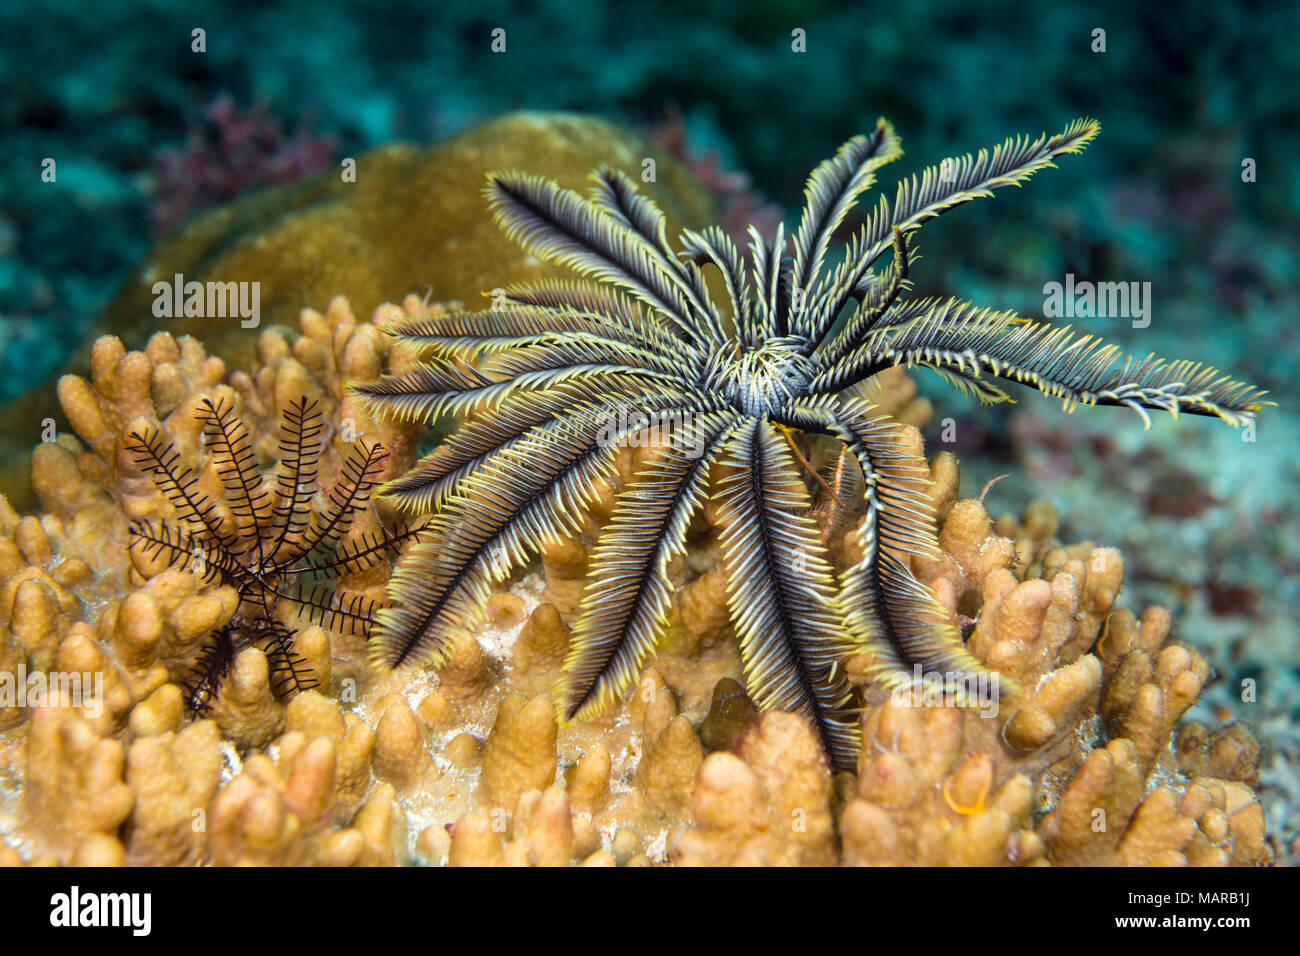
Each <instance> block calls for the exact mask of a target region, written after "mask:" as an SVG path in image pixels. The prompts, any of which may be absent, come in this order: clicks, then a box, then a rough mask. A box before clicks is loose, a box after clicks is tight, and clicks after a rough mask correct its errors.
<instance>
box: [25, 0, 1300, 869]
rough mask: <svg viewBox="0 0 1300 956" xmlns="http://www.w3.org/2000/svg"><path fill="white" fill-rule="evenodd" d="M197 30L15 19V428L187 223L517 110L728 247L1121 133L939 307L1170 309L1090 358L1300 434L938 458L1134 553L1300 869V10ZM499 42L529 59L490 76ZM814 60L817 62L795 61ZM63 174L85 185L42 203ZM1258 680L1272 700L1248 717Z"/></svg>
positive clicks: (1031, 440) (968, 437)
mask: <svg viewBox="0 0 1300 956" xmlns="http://www.w3.org/2000/svg"><path fill="white" fill-rule="evenodd" d="M186 7H187V9H185V10H184V11H183V12H178V11H177V10H176V9H175V5H174V4H172V3H167V2H138V0H137V2H121V0H95V2H94V3H90V2H84V3H83V2H73V0H47V2H45V3H42V4H40V9H39V10H38V9H37V8H36V5H30V4H19V3H16V2H12V0H11V2H5V3H3V5H0V89H3V97H2V98H0V140H2V141H3V143H4V150H3V154H2V155H0V165H2V168H3V178H2V179H0V349H2V354H3V358H2V359H0V399H11V398H13V397H14V396H15V395H18V394H19V393H21V392H22V391H24V390H25V389H28V388H31V387H33V386H35V385H38V384H39V383H41V382H43V381H44V380H46V379H47V377H48V376H49V374H50V373H51V372H53V371H54V370H55V369H57V368H58V367H59V366H60V365H61V364H62V363H64V362H65V361H67V360H68V358H69V357H70V356H72V355H73V354H75V353H76V352H77V351H78V350H79V349H82V348H83V344H84V339H85V336H86V335H87V334H88V332H89V330H90V329H91V327H92V325H93V323H94V322H95V320H96V317H97V315H98V313H99V312H100V310H101V309H102V308H103V307H104V305H105V304H106V303H107V302H108V301H109V300H110V299H111V298H112V296H113V295H114V293H115V292H116V290H117V289H118V287H119V286H120V285H121V283H122V282H123V280H124V279H125V278H126V275H127V273H128V272H129V270H130V269H131V268H132V267H133V266H134V265H135V264H136V263H137V262H139V261H140V260H141V258H142V257H143V256H144V255H145V254H146V252H147V250H148V249H149V248H150V247H151V245H152V244H153V243H154V242H156V241H157V240H158V239H159V238H161V237H162V236H163V235H165V234H166V233H167V232H168V231H169V230H172V229H175V228H176V227H178V226H179V225H181V224H182V223H184V222H185V221H186V220H187V218H188V217H191V216H192V215H194V214H195V213H197V212H200V211H201V210H203V209H205V208H210V207H212V206H215V205H219V204H222V203H225V202H228V201H230V200H232V199H234V198H236V197H238V196H240V195H243V194H245V193H247V192H249V191H251V190H255V189H258V188H261V187H265V186H271V185H279V184H283V183H288V182H293V181H295V180H297V179H300V178H303V177H306V176H311V175H313V174H316V173H318V172H321V171H323V170H325V169H327V168H335V166H336V164H337V161H338V159H339V158H340V157H342V156H355V155H357V154H358V153H360V152H361V151H363V150H365V149H367V148H368V147H371V146H375V145H379V144H383V143H388V142H392V141H394V140H410V141H416V142H428V141H432V140H436V139H440V138H443V137H446V136H448V135H451V134H454V133H456V132H458V131H460V130H463V129H465V128H467V127H469V126H472V125H474V124H476V123H479V122H481V121H483V120H486V119H489V118H492V117H494V116H497V115H499V114H501V113H502V112H505V111H511V110H518V109H541V110H573V111H580V112H584V113H590V114H595V115H599V116H602V117H605V118H607V119H611V120H615V121H618V122H621V123H623V124H626V125H628V126H631V127H632V128H634V129H637V130H639V131H641V132H642V133H643V134H645V135H647V136H648V137H650V138H652V139H654V140H656V141H657V142H658V143H660V145H662V146H664V147H665V148H668V149H670V150H672V151H673V152H675V153H677V155H678V156H679V157H681V158H682V159H684V160H685V161H686V162H687V164H688V165H689V166H690V168H691V169H692V170H693V171H694V172H695V174H696V175H697V176H698V177H699V178H700V179H701V180H702V181H703V182H704V183H705V185H707V186H708V187H709V189H710V190H711V191H712V192H713V193H714V196H715V198H716V200H717V202H718V205H719V207H720V212H721V214H722V216H723V217H724V219H725V220H726V221H727V224H728V225H733V226H734V225H739V224H740V223H743V222H744V221H746V220H753V221H756V222H759V223H761V224H763V225H764V228H767V227H768V226H770V225H771V224H774V223H775V221H776V220H777V219H779V218H781V217H782V216H783V215H784V216H785V217H786V221H787V224H788V225H789V224H792V223H793V222H794V221H795V218H796V216H797V211H798V206H799V203H800V201H801V193H802V189H803V183H804V177H805V176H806V174H807V172H808V170H809V169H810V168H811V167H812V166H813V165H814V164H815V163H816V162H817V161H819V160H820V159H822V158H823V157H825V156H827V155H829V154H830V153H832V152H833V151H834V149H835V148H836V147H837V146H838V145H839V144H840V143H841V142H842V141H843V140H845V139H846V138H847V137H848V136H850V135H851V134H853V133H855V132H859V131H865V130H867V129H868V128H870V127H871V126H872V124H873V123H874V122H875V119H876V117H877V116H880V115H885V116H887V117H888V118H890V119H891V120H892V121H893V122H894V124H895V126H896V128H897V130H898V132H899V133H900V135H901V136H902V139H903V145H904V148H905V150H906V156H905V158H904V159H903V160H902V161H901V162H900V163H898V164H895V165H894V166H891V167H886V168H885V170H883V175H882V177H881V178H882V181H883V182H884V183H885V184H886V185H887V186H890V187H891V188H892V182H893V180H894V177H895V176H897V175H898V174H899V173H900V172H903V171H907V172H911V171H913V170H915V169H919V168H920V167H921V166H922V165H924V164H925V163H927V162H930V161H935V160H937V159H938V158H940V157H943V156H946V155H950V154H953V153H961V152H965V151H967V150H974V149H976V148H978V147H980V146H985V145H987V146H992V145H993V144H995V143H996V142H999V141H1001V140H1002V139H1003V138H1005V137H1007V136H1010V135H1013V134H1016V133H1022V132H1023V133H1029V134H1033V135H1037V134H1038V133H1039V132H1041V131H1044V130H1046V131H1049V132H1052V131H1057V130H1060V129H1062V128H1063V127H1064V126H1065V125H1066V123H1067V122H1068V121H1069V120H1071V119H1072V118H1074V117H1076V116H1080V115H1091V116H1096V117H1097V118H1099V119H1100V120H1101V123H1102V134H1101V136H1100V138H1099V139H1098V140H1097V141H1096V142H1095V143H1094V145H1093V146H1092V147H1091V148H1090V149H1089V150H1088V151H1087V152H1086V153H1085V154H1084V155H1083V156H1080V157H1067V158H1066V159H1065V160H1063V161H1062V164H1061V169H1060V170H1058V171H1052V172H1048V173H1044V174H1040V175H1039V176H1037V177H1035V179H1034V180H1033V181H1032V182H1031V183H1030V184H1029V186H1028V188H1025V189H1023V190H1010V191H1003V192H1000V193H999V194H998V198H997V199H996V201H993V202H980V203H976V204H972V205H971V206H968V207H965V208H963V209H962V210H961V211H959V212H956V213H954V214H953V215H950V216H945V217H944V218H942V219H941V220H939V221H938V222H937V223H935V224H934V225H932V226H930V227H928V228H927V230H926V232H925V234H924V236H923V237H922V242H921V245H920V251H921V253H922V256H923V259H922V261H921V262H920V263H919V265H918V268H917V269H916V270H915V271H914V277H915V279H916V284H917V288H918V291H919V292H921V293H924V294H945V295H948V294H954V295H962V296H966V297H970V298H972V299H975V300H976V301H979V302H981V303H982V304H985V305H989V306H996V307H999V308H1014V309H1018V310H1022V311H1023V312H1025V313H1026V314H1029V315H1041V314H1042V310H1043V299H1044V296H1043V286H1044V284H1045V283H1047V282H1053V281H1055V282H1061V281H1064V279H1065V277H1066V275H1067V274H1073V275H1074V276H1075V279H1076V280H1077V281H1120V282H1150V283H1151V312H1150V317H1151V324H1150V325H1149V327H1146V328H1141V329H1137V328H1134V327H1133V325H1132V322H1131V320H1130V319H1127V318H1092V319H1085V320H1083V321H1084V322H1085V323H1086V324H1087V325H1088V328H1089V330H1090V331H1096V332H1097V333H1099V334H1101V335H1103V336H1105V337H1107V338H1109V339H1110V340H1112V341H1114V342H1116V343H1117V344H1119V345H1121V346H1123V347H1125V348H1126V349H1128V350H1131V351H1134V352H1138V353H1140V354H1143V355H1145V354H1146V353H1147V352H1157V353H1159V354H1162V355H1166V356H1176V357H1185V358H1190V359H1196V360H1205V361H1209V362H1212V363H1213V364H1215V365H1217V366H1219V367H1220V368H1222V369H1224V370H1226V371H1229V372H1231V374H1232V375H1233V376H1234V377H1237V378H1244V379H1247V380H1249V381H1252V382H1254V383H1255V384H1258V385H1261V386H1264V387H1266V388H1268V389H1269V390H1270V391H1272V392H1273V393H1274V394H1273V397H1274V398H1275V399H1276V400H1277V401H1278V402H1279V405H1280V406H1281V407H1279V408H1277V409H1270V410H1268V411H1267V412H1266V413H1265V414H1264V415H1263V416H1262V418H1261V422H1260V425H1259V430H1258V435H1257V436H1256V437H1257V441H1256V442H1254V443H1247V442H1243V441H1242V439H1241V436H1240V435H1239V434H1238V433H1235V432H1234V431H1233V430H1231V429H1228V428H1226V427H1223V426H1222V425H1220V424H1219V423H1217V422H1214V421H1206V420H1202V419H1183V420H1181V421H1179V422H1178V423H1173V422H1171V421H1169V420H1168V417H1167V416H1163V417H1161V418H1159V419H1157V420H1156V421H1155V425H1154V427H1153V428H1152V429H1151V430H1150V431H1144V430H1143V428H1142V424H1141V422H1140V421H1139V420H1138V419H1137V418H1136V416H1133V415H1132V414H1131V413H1128V412H1125V411H1122V410H1115V409H1105V410H1085V412H1083V413H1081V414H1076V415H1072V416H1067V415H1064V414H1063V413H1062V412H1061V411H1060V409H1059V405H1058V404H1057V403H1054V402H1051V401H1049V400H1045V399H1037V398H1034V397H1033V396H1030V395H1027V394H1019V395H1018V397H1020V398H1021V399H1022V401H1021V402H1020V403H1019V404H1017V405H1015V406H1004V407H1001V408H996V409H987V410H980V409H977V408H975V407H973V406H972V405H970V404H969V403H968V402H966V401H965V400H963V399H961V398H960V397H959V396H956V395H954V394H953V393H952V392H951V391H949V390H947V388H946V387H945V386H943V385H942V383H940V382H939V381H938V380H937V379H933V378H929V377H927V373H918V375H917V381H918V385H919V387H920V389H921V391H922V393H923V394H925V395H927V396H929V397H930V398H931V399H932V400H933V401H934V404H935V416H934V420H933V422H932V423H931V426H930V428H929V429H928V430H927V438H928V439H929V441H930V448H931V449H932V450H933V449H937V448H939V447H945V446H943V445H941V444H939V443H938V435H939V431H940V427H941V426H940V423H941V422H942V421H943V419H945V418H952V419H953V421H954V422H955V423H956V426H957V427H956V436H957V438H956V441H955V442H954V443H952V444H951V445H949V446H946V447H949V448H951V450H954V451H956V453H957V454H958V455H959V456H960V457H961V459H962V464H963V470H964V475H965V478H966V480H965V487H964V491H965V492H966V493H969V494H978V493H979V490H980V488H981V487H982V485H983V484H984V482H985V481H986V480H988V479H989V478H991V477H994V476H997V475H1001V474H1008V475H1009V477H1007V478H1006V479H1005V480H1003V481H1001V482H999V483H998V484H996V485H995V486H994V487H993V488H992V489H991V490H990V491H989V494H988V499H987V501H988V503H989V505H990V511H991V512H993V513H994V514H997V513H998V512H1000V511H1016V512H1018V511H1019V510H1020V509H1021V508H1022V507H1023V505H1024V504H1025V503H1026V502H1027V501H1028V500H1030V499H1031V498H1035V497H1038V498H1047V499H1049V500H1051V501H1052V502H1053V503H1054V504H1055V505H1056V507H1057V508H1058V509H1059V511H1060V512H1061V515H1062V519H1063V526H1062V530H1061V537H1062V538H1063V539H1065V540H1067V541H1069V540H1080V539H1083V538H1088V539H1091V540H1093V541H1095V542H1097V543H1098V544H1113V545H1116V546H1118V547H1120V548H1122V549H1123V550H1124V552H1125V556H1126V560H1127V563H1128V569H1129V571H1128V577H1127V581H1126V596H1125V598H1123V599H1122V600H1124V601H1125V602H1126V603H1127V604H1128V605H1129V606H1130V607H1132V608H1133V609H1134V610H1140V609H1141V608H1142V607H1143V606H1144V605H1145V604H1146V603H1148V602H1160V603H1163V604H1166V605H1168V606H1170V607H1171V608H1172V609H1173V610H1174V611H1175V619H1176V621H1177V636H1178V637H1179V638H1181V639H1183V640H1186V641H1188V642H1190V643H1193V644H1196V645H1197V646H1199V647H1201V648H1202V649H1203V650H1204V651H1205V652H1206V654H1207V656H1208V657H1209V658H1210V660H1211V661H1212V662H1213V663H1214V664H1215V666H1216V667H1217V668H1218V669H1219V672H1220V675H1221V680H1220V681H1219V683H1218V684H1217V685H1216V687H1215V689H1214V691H1213V692H1212V693H1211V694H1210V695H1209V697H1208V703H1207V704H1203V705H1202V712H1200V713H1198V714H1197V715H1196V716H1201V717H1206V716H1209V717H1212V718H1213V717H1218V718H1220V719H1226V718H1229V717H1232V716H1244V717H1246V718H1247V719H1249V720H1250V721H1251V722H1252V723H1253V724H1254V725H1255V726H1256V728H1257V730H1259V731H1260V732H1261V733H1262V734H1263V736H1264V738H1265V740H1266V743H1268V745H1269V747H1270V752H1269V754H1268V755H1267V756H1266V758H1265V768H1266V769H1265V778H1264V779H1265V783H1266V787H1267V788H1268V789H1267V792H1268V795H1269V800H1270V803H1269V805H1268V807H1269V811H1268V812H1269V814H1270V818H1271V821H1272V823H1273V826H1274V827H1275V828H1278V829H1280V830H1282V831H1285V834H1286V838H1285V839H1284V841H1283V842H1284V843H1289V842H1290V840H1293V839H1294V837H1295V830H1294V818H1295V814H1293V813H1292V812H1291V808H1292V807H1295V806H1300V776H1297V771H1296V770H1295V769H1294V768H1295V767H1296V765H1297V759H1298V758H1300V674H1298V673H1297V667H1296V662H1297V645H1298V643H1300V642H1298V641H1297V634H1296V630H1297V628H1296V615H1297V611H1298V610H1300V600H1298V597H1300V519H1297V508H1296V505H1297V498H1298V497H1300V491H1297V489H1298V488H1300V464H1298V463H1297V458H1296V454H1295V452H1296V449H1297V439H1298V438H1300V427H1297V420H1296V418H1295V416H1294V414H1293V412H1292V409H1293V407H1294V401H1293V400H1292V395H1293V394H1294V391H1293V390H1291V389H1288V386H1289V385H1290V383H1291V382H1292V381H1293V380H1294V378H1295V372H1294V370H1295V366H1296V363H1297V359H1298V358H1300V346H1298V338H1300V306H1298V305H1297V297H1296V294H1295V293H1296V286H1297V276H1298V275H1300V234H1298V233H1297V229H1296V223H1297V214H1298V213H1300V142H1298V140H1300V98H1298V97H1297V94H1296V91H1297V90H1300V57H1296V56H1295V51H1296V49H1298V48H1300V5H1298V4H1296V3H1294V2H1293V0H1292V2H1286V0H1283V2H1277V3H1235V4H1194V5H1187V6H1183V7H1180V6H1177V5H1169V4H1143V3H1134V2H1132V0H1113V2H1100V3H1090V4H1087V5H1086V6H1085V5H1078V6H1071V5H1060V6H1052V5H1049V6H1047V7H1045V8H1044V9H1041V10H1040V9H1031V8H1030V6H1029V5H1026V4H1024V3H1021V2H1014V3H977V4H976V3H970V2H968V0H961V2H957V0H909V2H907V3H901V4H900V3H893V4H848V3H837V2H831V0H822V2H815V0H814V2H798V0H723V2H712V3H701V2H698V0H689V2H688V0H622V2H619V3H616V4H615V3H611V4H608V5H600V4H592V3H590V2H587V0H582V2H571V3H565V2H552V3H546V4H536V3H531V2H523V0H518V2H511V0H473V2H433V3H410V4H408V3H397V2H386V0H371V2H368V3H366V4H365V5H364V8H361V7H359V6H356V7H354V8H351V9H347V8H345V5H342V4H339V5H334V4H329V3H322V2H319V0H313V2H311V3H307V2H285V3H279V4H275V5H274V6H268V5H265V4H261V3H257V4H254V3H237V2H229V0H226V2H222V3H205V2H196V3H189V4H186ZM196 27H202V28H203V29H204V30H206V33H207V52H206V54H204V55H201V56H198V55H194V54H193V53H192V52H191V50H190V35H191V31H192V30H193V29H194V28H196ZM498 27H500V28H504V29H505V30H506V31H507V37H508V49H507V53H506V54H504V55H499V54H493V53H492V52H491V50H490V47H489V43H490V34H491V31H492V30H493V29H495V28H498ZM796 29H800V30H804V31H806V51H805V52H801V53H796V52H794V51H793V50H792V31H793V30H796ZM1099 30H1100V31H1104V33H1102V34H1099V33H1097V32H1096V31H1099ZM1099 40H1101V41H1102V42H1104V51H1103V49H1100V48H1099ZM45 157H58V158H59V175H58V179H57V182H56V183H53V184H48V187H46V186H42V185H41V184H40V168H41V162H42V159H43V158H45ZM1248 161H1253V163H1252V162H1248ZM1243 164H1246V166H1249V167H1251V168H1252V169H1253V172H1254V175H1253V181H1244V179H1243V168H1244V167H1243ZM1247 178H1250V177H1247ZM406 291H408V290H406V289H393V290H392V294H393V296H394V298H397V297H400V296H401V295H402V294H403V293H405V292H406ZM435 294H436V290H435ZM303 304H304V305H308V304H311V305H315V306H317V307H319V306H322V305H323V304H324V303H303ZM1248 677H1255V678H1257V679H1258V680H1259V681H1260V685H1259V686H1260V697H1259V701H1258V703H1254V704H1243V703H1242V702H1241V700H1240V691H1239V688H1240V682H1241V680H1243V679H1245V678H1248ZM1206 708H1208V709H1209V710H1211V711H1214V710H1217V711H1218V712H1219V713H1218V714H1217V715H1216V714H1213V713H1211V714H1207V713H1205V712H1204V711H1205V709H1206Z"/></svg>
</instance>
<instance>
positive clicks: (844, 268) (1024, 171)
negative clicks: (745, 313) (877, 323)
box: [801, 119, 1101, 348]
mask: <svg viewBox="0 0 1300 956" xmlns="http://www.w3.org/2000/svg"><path fill="white" fill-rule="evenodd" d="M1100 129H1101V126H1100V124H1099V123H1098V122H1097V121H1096V120H1092V119H1078V120H1075V121H1074V122H1073V123H1071V124H1070V125H1069V126H1068V127H1066V129H1065V130H1064V131H1063V132H1061V133H1058V134H1056V135H1055V136H1046V135H1043V136H1040V137H1038V138H1037V139H1033V140H1031V139H1029V138H1028V137H1023V136H1021V137H1015V138H1012V139H1008V140H1006V141H1005V142H1003V143H1002V144H1001V145H999V146H996V147H994V149H993V150H992V152H989V151H988V150H984V149H981V150H980V151H979V153H978V154H976V155H975V156H971V155H969V154H967V155H966V156H963V157H960V158H950V159H947V160H944V161H943V162H941V163H940V164H938V165H937V166H930V167H927V168H926V169H925V170H923V171H922V172H921V174H920V175H919V176H917V175H913V176H911V177H909V178H908V179H905V180H903V181H902V182H900V183H899V184H898V188H897V191H896V193H895V197H894V201H893V202H892V203H891V202H890V201H889V200H888V199H887V198H885V197H884V196H882V197H881V198H880V202H879V204H878V205H877V207H876V210H875V212H873V213H872V214H871V216H870V217H869V218H868V219H867V221H866V222H865V223H864V224H863V226H862V227H861V228H860V229H859V230H858V231H857V232H856V233H855V234H854V235H853V238H852V239H851V240H850V241H849V243H848V247H847V249H846V250H845V256H844V260H843V262H842V263H840V265H839V266H837V267H836V268H835V269H833V270H830V271H827V272H823V273H822V274H820V275H819V276H817V277H816V278H815V282H814V284H813V286H812V288H811V290H810V292H809V295H808V302H809V306H808V308H806V309H805V310H804V312H803V316H804V317H803V319H802V325H801V331H802V332H803V333H804V334H805V335H806V337H807V339H808V341H809V343H810V348H815V347H816V346H817V345H818V344H820V342H821V341H822V339H823V338H824V337H825V335H826V333H827V332H828V331H829V330H830V328H831V325H832V323H833V322H834V321H835V319H836V317H837V316H839V314H840V310H841V309H843V308H844V305H845V304H846V303H847V302H848V301H849V299H850V298H851V297H853V296H855V295H860V294H861V291H862V287H863V282H864V279H865V278H866V277H867V275H868V273H869V272H870V270H871V267H872V266H873V265H874V264H875V262H876V260H877V259H878V258H879V257H880V255H881V254H882V253H883V252H885V251H886V250H887V249H889V247H890V246H891V245H893V244H894V241H895V240H894V232H895V230H898V231H899V232H902V233H903V234H908V233H911V232H912V231H914V230H916V229H918V228H920V226H921V225H922V224H923V223H925V222H926V221H927V220H929V219H933V218H934V217H935V216H938V215H941V214H943V213H945V212H947V211H948V210H950V209H953V208H955V207H957V206H960V205H962V204H963V203H967V202H970V201H971V200H973V199H979V198H982V197H987V196H991V195H992V194H993V190H995V189H1001V188H1002V187H1004V186H1016V185H1019V184H1020V183H1023V182H1024V181H1025V180H1027V179H1029V178H1030V177H1031V176H1033V175H1034V173H1036V172H1038V171H1040V170H1042V169H1046V168H1048V167H1050V166H1053V165H1054V163H1053V160H1054V159H1055V158H1056V157H1058V156H1061V155H1065V154H1069V153H1078V152H1080V151H1082V150H1083V149H1084V148H1085V147H1086V146H1087V145H1088V144H1089V143H1090V142H1092V140H1093V138H1094V137H1096V135H1097V133H1098V132H1099V131H1100Z"/></svg>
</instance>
